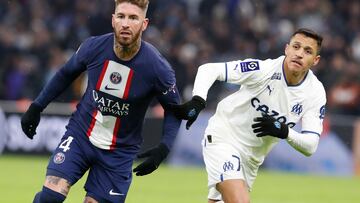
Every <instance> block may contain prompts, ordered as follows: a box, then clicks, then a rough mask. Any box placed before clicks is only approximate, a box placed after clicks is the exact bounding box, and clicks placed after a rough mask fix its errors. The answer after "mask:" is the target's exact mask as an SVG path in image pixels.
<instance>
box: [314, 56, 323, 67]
mask: <svg viewBox="0 0 360 203" xmlns="http://www.w3.org/2000/svg"><path fill="white" fill-rule="evenodd" d="M320 58H321V57H320V55H317V56H316V57H315V58H314V62H313V66H316V65H317V64H318V63H319V61H320Z"/></svg>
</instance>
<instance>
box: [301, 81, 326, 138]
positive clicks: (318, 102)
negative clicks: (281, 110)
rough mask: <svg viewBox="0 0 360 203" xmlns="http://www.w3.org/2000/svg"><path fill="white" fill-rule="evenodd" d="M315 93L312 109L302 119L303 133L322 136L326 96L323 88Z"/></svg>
mask: <svg viewBox="0 0 360 203" xmlns="http://www.w3.org/2000/svg"><path fill="white" fill-rule="evenodd" d="M319 89H320V88H319ZM314 92H316V95H314V97H315V98H314V99H312V100H311V102H312V104H311V108H310V109H309V110H308V111H306V112H305V114H304V115H303V117H302V122H301V125H302V133H314V134H317V135H319V136H320V134H321V133H322V129H323V120H324V117H325V104H326V94H325V90H324V88H323V87H322V86H321V89H320V90H318V91H314Z"/></svg>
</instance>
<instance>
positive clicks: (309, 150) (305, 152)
mask: <svg viewBox="0 0 360 203" xmlns="http://www.w3.org/2000/svg"><path fill="white" fill-rule="evenodd" d="M316 149H317V145H316V146H312V147H309V148H307V149H306V150H303V151H301V153H302V154H303V155H305V156H307V157H310V156H311V155H313V154H314V153H315V152H316Z"/></svg>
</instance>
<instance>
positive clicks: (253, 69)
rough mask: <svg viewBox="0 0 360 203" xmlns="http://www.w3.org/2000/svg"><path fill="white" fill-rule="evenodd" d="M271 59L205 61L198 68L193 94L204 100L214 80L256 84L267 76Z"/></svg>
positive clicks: (271, 69) (270, 69)
mask: <svg viewBox="0 0 360 203" xmlns="http://www.w3.org/2000/svg"><path fill="white" fill-rule="evenodd" d="M272 61H273V60H266V61H262V60H258V59H245V60H237V61H229V62H223V63H207V64H204V65H201V66H200V67H199V68H198V72H197V74H196V78H195V82H194V88H193V95H198V96H200V97H202V98H203V99H205V100H206V98H207V94H208V91H209V89H210V87H211V86H212V84H213V83H214V82H215V81H216V80H219V81H224V82H227V83H232V84H238V85H256V84H258V83H259V82H261V81H262V80H264V79H265V78H267V77H269V74H270V72H271V71H273V68H272V67H275V66H274V65H273V64H272Z"/></svg>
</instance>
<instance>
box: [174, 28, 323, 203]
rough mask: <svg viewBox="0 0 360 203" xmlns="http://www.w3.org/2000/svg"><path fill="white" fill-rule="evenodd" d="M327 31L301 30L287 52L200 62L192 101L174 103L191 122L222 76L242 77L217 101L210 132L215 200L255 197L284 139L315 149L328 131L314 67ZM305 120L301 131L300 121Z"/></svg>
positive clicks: (207, 149) (206, 142)
mask: <svg viewBox="0 0 360 203" xmlns="http://www.w3.org/2000/svg"><path fill="white" fill-rule="evenodd" d="M321 42H322V37H321V36H320V35H319V34H317V33H315V32H314V31H312V30H309V29H304V28H302V29H299V30H297V31H295V32H294V34H293V35H292V37H291V39H290V42H289V43H288V44H287V45H286V48H285V56H280V57H279V58H277V59H267V60H258V59H245V60H238V61H230V62H225V63H207V64H204V65H202V66H200V67H199V69H198V72H197V75H196V79H195V83H194V89H193V98H192V100H190V101H188V102H186V103H184V104H182V105H175V106H173V110H174V112H175V114H176V115H177V117H179V118H181V119H185V120H188V121H187V124H186V128H189V127H190V126H191V124H192V123H193V122H194V121H195V120H196V118H197V116H198V114H199V113H200V111H201V110H202V109H203V108H205V106H206V102H205V101H206V97H207V93H208V90H209V88H210V87H211V86H212V84H213V83H214V82H215V81H216V80H219V81H225V82H228V83H233V84H240V85H241V87H240V89H239V90H238V91H237V92H235V93H233V94H231V95H230V96H228V97H226V98H225V99H223V100H222V101H221V102H219V104H218V105H217V109H216V113H215V115H214V116H212V117H211V118H210V120H209V124H208V126H207V128H206V130H205V135H204V139H203V156H204V162H205V165H206V170H207V173H208V187H209V194H208V202H209V203H214V202H222V201H224V202H226V203H234V202H236V203H239V202H241V203H246V202H250V198H249V191H250V190H251V186H252V185H253V182H254V180H255V178H256V175H257V171H258V168H259V166H260V165H261V164H262V163H263V161H264V158H265V156H266V155H267V154H268V153H269V151H270V150H271V149H272V148H273V147H274V145H275V144H276V143H278V142H279V141H280V139H285V140H286V141H287V142H288V143H289V144H290V145H291V146H292V147H293V148H294V149H296V150H297V151H299V152H300V153H302V154H304V155H305V156H310V155H311V154H313V153H314V152H315V151H316V148H317V145H318V142H319V137H320V134H321V132H322V123H323V119H324V114H325V103H326V94H325V90H324V87H323V85H322V83H321V82H320V81H319V80H318V79H317V78H316V76H315V75H314V74H313V72H312V71H311V70H310V68H311V67H313V66H315V65H316V64H318V63H319V60H320V48H321ZM297 123H300V124H301V127H302V129H301V132H296V131H295V130H293V129H292V128H293V127H294V126H295V124H297Z"/></svg>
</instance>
